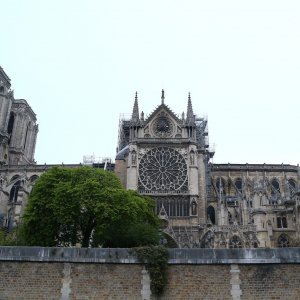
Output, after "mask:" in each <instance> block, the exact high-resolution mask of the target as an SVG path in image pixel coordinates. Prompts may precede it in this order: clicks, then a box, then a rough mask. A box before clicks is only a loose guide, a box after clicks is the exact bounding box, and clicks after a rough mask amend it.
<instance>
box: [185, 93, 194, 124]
mask: <svg viewBox="0 0 300 300" xmlns="http://www.w3.org/2000/svg"><path fill="white" fill-rule="evenodd" d="M186 120H187V122H188V123H192V122H194V121H195V117H194V112H193V107H192V100H191V93H190V92H189V98H188V105H187V112H186Z"/></svg>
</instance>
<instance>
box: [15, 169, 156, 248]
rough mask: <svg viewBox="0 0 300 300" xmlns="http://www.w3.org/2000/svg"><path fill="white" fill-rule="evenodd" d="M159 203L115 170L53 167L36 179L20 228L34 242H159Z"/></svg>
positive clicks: (117, 244) (27, 241)
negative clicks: (123, 181)
mask: <svg viewBox="0 0 300 300" xmlns="http://www.w3.org/2000/svg"><path fill="white" fill-rule="evenodd" d="M158 228H159V220H158V218H157V216H156V215H155V214H154V203H153V200H152V199H150V198H146V197H142V196H140V195H139V194H138V193H136V192H134V191H127V190H125V189H123V188H122V186H121V183H120V181H119V179H118V178H117V177H116V176H115V174H114V173H112V172H109V171H104V170H100V169H95V168H91V167H80V168H74V169H67V168H52V169H51V170H49V171H47V172H45V173H44V174H43V175H42V176H41V177H40V178H39V179H38V180H37V181H36V183H35V185H34V187H33V190H32V193H31V194H30V196H29V201H28V205H27V208H26V211H25V213H24V217H23V225H22V228H21V232H22V237H23V239H24V243H25V244H26V245H30V246H33V245H34V246H74V245H76V244H77V243H79V244H81V245H82V247H88V246H93V247H98V246H103V247H135V246H141V245H153V244H157V243H158V241H159V230H158Z"/></svg>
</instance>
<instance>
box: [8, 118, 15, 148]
mask: <svg viewBox="0 0 300 300" xmlns="http://www.w3.org/2000/svg"><path fill="white" fill-rule="evenodd" d="M14 123H15V115H14V114H13V113H11V114H10V117H9V121H8V125H7V133H8V134H9V135H10V136H9V143H10V141H11V134H12V131H13V128H14Z"/></svg>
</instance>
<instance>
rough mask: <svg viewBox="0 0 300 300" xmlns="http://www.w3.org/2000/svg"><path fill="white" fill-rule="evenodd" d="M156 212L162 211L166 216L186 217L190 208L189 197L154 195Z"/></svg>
mask: <svg viewBox="0 0 300 300" xmlns="http://www.w3.org/2000/svg"><path fill="white" fill-rule="evenodd" d="M155 202H156V213H157V214H160V212H161V211H162V209H163V211H164V212H165V214H166V215H167V216H168V217H188V216H189V210H190V203H189V198H188V197H187V196H186V197H182V196H181V197H176V196H170V197H155Z"/></svg>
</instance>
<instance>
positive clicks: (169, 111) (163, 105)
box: [145, 103, 181, 123]
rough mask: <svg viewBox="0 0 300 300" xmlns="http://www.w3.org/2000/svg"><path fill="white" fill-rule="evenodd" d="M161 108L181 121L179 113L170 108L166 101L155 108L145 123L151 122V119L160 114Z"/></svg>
mask: <svg viewBox="0 0 300 300" xmlns="http://www.w3.org/2000/svg"><path fill="white" fill-rule="evenodd" d="M160 110H165V111H167V113H168V114H169V115H170V116H171V117H172V118H173V119H175V120H176V122H178V123H181V120H180V119H179V118H178V117H177V115H176V114H175V113H174V112H173V111H172V110H171V108H170V107H169V106H168V105H166V104H164V103H162V104H160V105H159V106H157V107H156V108H155V109H154V111H153V112H152V113H151V114H150V115H149V116H148V117H147V119H146V120H145V123H148V122H150V121H151V120H152V119H153V118H154V117H155V116H156V115H157V114H158V112H159V111H160Z"/></svg>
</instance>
